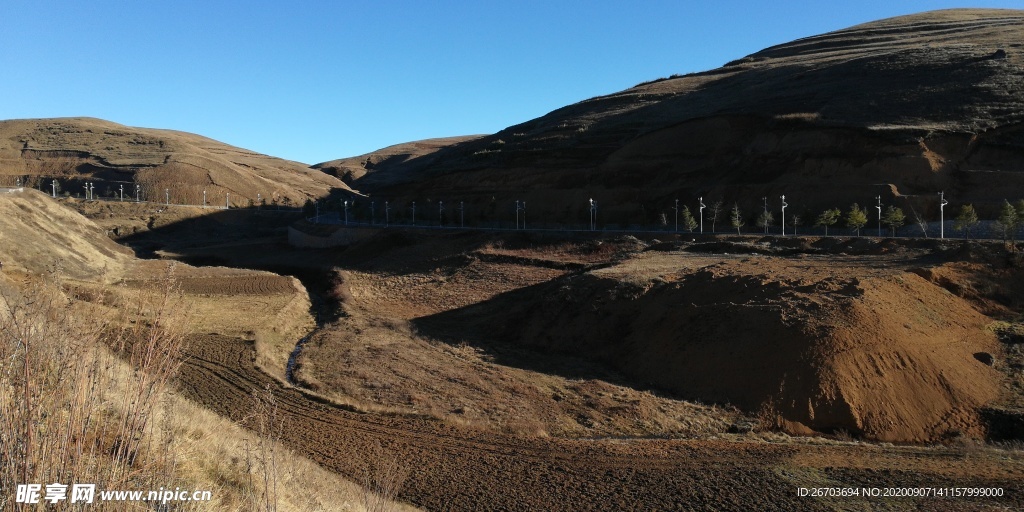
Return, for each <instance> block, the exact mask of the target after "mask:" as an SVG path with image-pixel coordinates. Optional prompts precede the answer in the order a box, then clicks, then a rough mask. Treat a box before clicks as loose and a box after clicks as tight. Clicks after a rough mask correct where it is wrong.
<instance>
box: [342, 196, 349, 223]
mask: <svg viewBox="0 0 1024 512" xmlns="http://www.w3.org/2000/svg"><path fill="white" fill-rule="evenodd" d="M342 204H343V205H344V206H345V225H346V226H348V200H347V199H346V200H345V201H343V202H342Z"/></svg>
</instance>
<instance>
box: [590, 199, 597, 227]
mask: <svg viewBox="0 0 1024 512" xmlns="http://www.w3.org/2000/svg"><path fill="white" fill-rule="evenodd" d="M596 229H597V201H594V200H593V199H590V230H591V231H594V230H596Z"/></svg>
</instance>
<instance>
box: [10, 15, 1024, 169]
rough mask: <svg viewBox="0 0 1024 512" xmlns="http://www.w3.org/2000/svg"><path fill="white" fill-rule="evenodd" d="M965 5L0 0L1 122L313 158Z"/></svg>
mask: <svg viewBox="0 0 1024 512" xmlns="http://www.w3.org/2000/svg"><path fill="white" fill-rule="evenodd" d="M779 4H781V5H779ZM962 6H964V5H963V4H958V3H954V2H946V1H917V0H897V1H893V0H888V1H877V0H872V1H861V2H858V1H856V0H850V1H847V2H825V1H821V0H815V1H810V0H805V1H790V2H767V1H764V2H760V1H757V2H755V1H740V0H722V1H718V2H689V1H667V2H655V1H652V2H643V1H640V2H612V1H600V0H595V1H590V2H583V1H578V2H576V1H574V2H568V1H566V2H558V1H532V0H526V1H519V2H501V3H497V2H486V1H482V2H469V1H466V2H445V1H429V0H428V1H365V2H347V1H323V2H303V1H296V2H280V1H251V2H242V1H237V2H225V1H216V0H210V1H205V2H197V1H190V0H182V1H163V2H153V1H130V0H124V1H108V0H92V1H89V2H71V1H66V2H51V1H46V0H31V1H22V0H0V13H2V15H0V69H3V70H4V73H3V75H2V78H0V119H15V118H35V117H67V116H90V117H99V118H103V119H107V120H110V121H115V122H118V123H122V124H126V125H131V126H144V127H151V128H169V129H175V130H182V131H188V132H193V133H198V134H200V135H205V136H207V137H211V138H214V139H217V140H221V141H224V142H227V143H229V144H233V145H236V146H241V147H245V148H248V149H252V150H255V151H258V152H261V153H266V154H270V155H274V156H279V157H282V158H288V159H292V160H298V161H300V162H305V163H310V164H312V163H317V162H321V161H325V160H331V159H334V158H340V157H345V156H354V155H358V154H361V153H366V152H369V151H372V150H374V149H378V148H381V147H384V146H388V145H391V144H395V143H399V142H406V141H411V140H418V139H423V138H430V137H444V136H450V135H464V134H474V133H493V132H496V131H498V130H500V129H502V128H504V127H506V126H509V125H513V124H517V123H519V122H522V121H526V120H529V119H532V118H534V117H538V116H540V115H543V114H545V113H547V112H549V111H551V110H554V109H556V108H558V107H561V106H564V105H567V104H570V103H575V102H577V101H580V100H583V99H586V98H590V97H593V96H597V95H601V94H607V93H612V92H615V91H619V90H622V89H625V88H628V87H631V86H633V85H635V84H637V83H639V82H642V81H646V80H650V79H654V78H658V77H663V76H668V75H671V74H675V73H688V72H693V71H701V70H705V69H711V68H715V67H718V66H720V65H722V64H724V63H725V62H727V61H730V60H733V59H736V58H739V57H742V56H744V55H747V54H750V53H753V52H755V51H757V50H760V49H762V48H764V47H767V46H771V45H774V44H779V43H783V42H786V41H789V40H792V39H796V38H799V37H805V36H810V35H814V34H818V33H822V32H827V31H830V30H837V29H840V28H844V27H847V26H850V25H855V24H858V23H863V22H867V21H871V20H875V19H880V18H886V17H890V16H896V15H900V14H909V13H913V12H919V11H925V10H931V9H940V8H951V7H962ZM980 6H984V7H1006V8H1024V1H990V2H986V3H985V4H983V5H980Z"/></svg>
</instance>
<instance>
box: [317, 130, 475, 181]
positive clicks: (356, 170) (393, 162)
mask: <svg viewBox="0 0 1024 512" xmlns="http://www.w3.org/2000/svg"><path fill="white" fill-rule="evenodd" d="M480 137H482V136H481V135H466V136H461V137H444V138H440V139H425V140H418V141H415V142H406V143H402V144H395V145H393V146H388V147H386V148H383V149H379V150H377V151H373V152H370V153H366V154H365V155H359V156H353V157H349V158H339V159H337V160H331V161H329V162H323V163H319V164H316V165H314V166H313V168H314V169H320V170H321V171H323V172H326V173H327V174H330V175H331V176H336V177H338V178H341V179H342V180H344V181H345V183H350V184H351V183H353V182H355V181H357V180H360V183H370V182H371V181H373V179H374V176H368V175H373V174H375V173H380V175H379V176H377V177H379V178H383V179H385V180H394V179H401V178H400V176H401V175H402V174H403V172H404V171H406V170H415V169H417V168H420V167H422V166H424V165H429V164H430V162H432V161H433V158H434V157H435V156H436V155H437V152H438V151H439V150H441V149H444V148H447V147H450V146H454V145H456V144H461V143H463V142H467V141H471V140H474V139H478V138H480Z"/></svg>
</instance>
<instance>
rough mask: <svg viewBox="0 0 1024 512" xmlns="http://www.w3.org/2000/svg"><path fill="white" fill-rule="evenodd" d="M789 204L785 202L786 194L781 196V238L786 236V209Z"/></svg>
mask: <svg viewBox="0 0 1024 512" xmlns="http://www.w3.org/2000/svg"><path fill="white" fill-rule="evenodd" d="M787 206H789V203H787V202H786V194H782V236H786V207H787Z"/></svg>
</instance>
